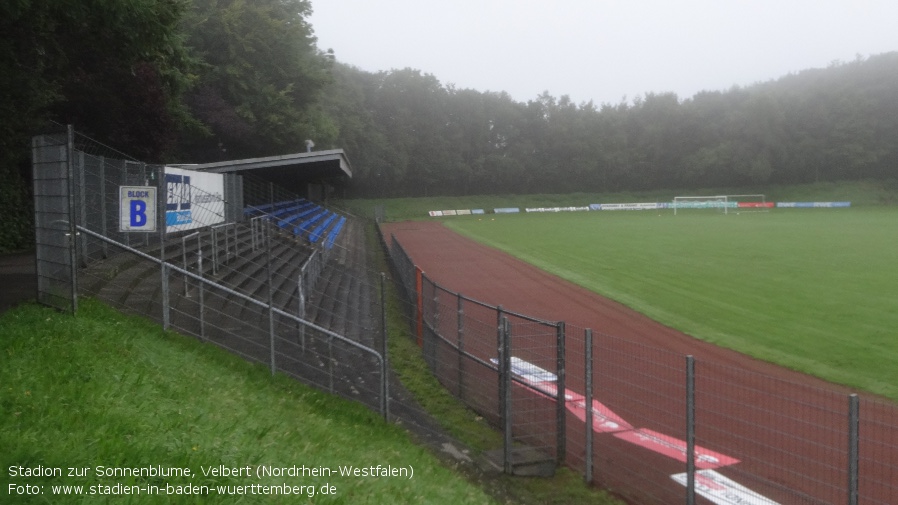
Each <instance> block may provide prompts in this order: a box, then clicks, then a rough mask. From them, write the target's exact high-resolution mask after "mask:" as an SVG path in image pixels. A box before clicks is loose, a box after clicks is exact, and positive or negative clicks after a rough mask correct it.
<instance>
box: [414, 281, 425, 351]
mask: <svg viewBox="0 0 898 505" xmlns="http://www.w3.org/2000/svg"><path fill="white" fill-rule="evenodd" d="M423 277H424V271H423V270H421V269H420V268H418V267H417V266H415V295H416V297H417V302H416V305H415V307H416V308H417V311H418V313H417V315H416V321H417V336H418V347H424V278H423Z"/></svg>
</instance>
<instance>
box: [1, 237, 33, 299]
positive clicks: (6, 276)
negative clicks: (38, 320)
mask: <svg viewBox="0 0 898 505" xmlns="http://www.w3.org/2000/svg"><path fill="white" fill-rule="evenodd" d="M36 294H37V276H36V274H35V270H34V253H33V252H26V253H14V254H3V255H0V313H3V312H6V311H7V309H10V308H12V307H14V306H16V305H18V304H20V303H22V302H25V301H28V300H34V299H35V296H36Z"/></svg>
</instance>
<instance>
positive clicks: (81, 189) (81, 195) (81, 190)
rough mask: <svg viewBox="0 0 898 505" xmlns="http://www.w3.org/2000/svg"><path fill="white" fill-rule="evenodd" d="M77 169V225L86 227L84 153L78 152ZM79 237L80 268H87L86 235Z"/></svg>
mask: <svg viewBox="0 0 898 505" xmlns="http://www.w3.org/2000/svg"><path fill="white" fill-rule="evenodd" d="M76 166H77V167H78V191H77V193H76V194H77V195H78V203H79V208H78V224H81V225H82V226H85V227H86V226H87V197H86V195H85V193H86V192H87V181H86V180H85V175H84V172H85V171H86V170H85V169H84V153H83V152H81V151H78V162H77V164H76ZM76 236H77V237H80V240H78V243H79V245H80V246H81V266H82V267H86V266H87V235H85V236H81V235H80V234H78V235H76Z"/></svg>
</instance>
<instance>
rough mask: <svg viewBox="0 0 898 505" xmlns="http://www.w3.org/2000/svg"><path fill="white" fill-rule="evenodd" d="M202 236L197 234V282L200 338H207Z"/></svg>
mask: <svg viewBox="0 0 898 505" xmlns="http://www.w3.org/2000/svg"><path fill="white" fill-rule="evenodd" d="M200 237H201V236H200V235H197V239H196V273H197V275H199V276H200V281H199V282H197V291H198V295H199V302H200V339H201V340H203V341H205V340H206V305H205V293H206V284H205V283H204V282H203V281H202V279H203V243H202V241H201V238H200Z"/></svg>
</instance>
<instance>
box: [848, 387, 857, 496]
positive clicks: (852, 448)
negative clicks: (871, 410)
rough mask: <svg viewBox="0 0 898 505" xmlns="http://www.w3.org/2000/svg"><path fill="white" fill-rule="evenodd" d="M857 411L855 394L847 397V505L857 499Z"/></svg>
mask: <svg viewBox="0 0 898 505" xmlns="http://www.w3.org/2000/svg"><path fill="white" fill-rule="evenodd" d="M859 411H860V402H859V400H858V396H857V394H850V395H848V505H857V499H858V424H859V419H860V417H859Z"/></svg>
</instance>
